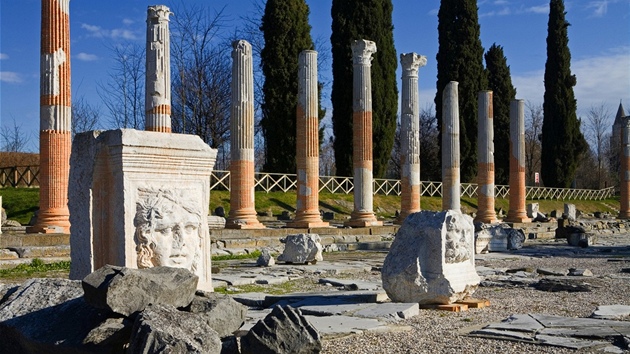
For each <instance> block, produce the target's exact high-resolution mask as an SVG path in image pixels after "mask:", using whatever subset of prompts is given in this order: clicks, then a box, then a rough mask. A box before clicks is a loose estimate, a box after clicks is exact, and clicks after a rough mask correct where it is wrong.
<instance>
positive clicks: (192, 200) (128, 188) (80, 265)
mask: <svg viewBox="0 0 630 354" xmlns="http://www.w3.org/2000/svg"><path fill="white" fill-rule="evenodd" d="M215 161H216V150H215V149H211V148H210V147H209V146H208V145H207V144H206V143H204V142H203V141H202V140H201V139H200V138H199V137H198V136H195V135H184V134H171V133H159V132H149V131H137V130H131V129H119V130H110V131H105V132H101V133H99V132H87V133H82V134H79V135H77V138H75V143H74V144H73V147H72V158H71V163H70V170H71V171H70V181H71V182H70V185H71V186H72V188H70V193H69V196H68V197H69V207H70V211H71V222H72V227H71V232H70V233H71V235H70V245H71V252H70V255H71V259H72V263H71V267H70V278H71V279H82V278H83V277H85V276H86V275H87V274H89V273H91V272H93V271H94V270H96V269H99V268H101V267H102V266H104V265H105V264H111V265H116V266H125V267H129V268H151V267H155V266H170V267H178V268H186V269H189V270H191V271H192V272H193V273H195V274H196V275H197V276H199V285H198V288H199V289H202V290H208V291H212V279H211V270H210V235H209V232H208V207H209V199H210V174H211V172H212V168H213V167H214V163H215Z"/></svg>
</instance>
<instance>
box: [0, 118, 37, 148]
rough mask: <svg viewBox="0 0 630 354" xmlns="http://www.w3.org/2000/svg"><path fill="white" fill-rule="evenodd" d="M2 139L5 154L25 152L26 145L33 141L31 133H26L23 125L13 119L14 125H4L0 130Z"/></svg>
mask: <svg viewBox="0 0 630 354" xmlns="http://www.w3.org/2000/svg"><path fill="white" fill-rule="evenodd" d="M0 138H1V141H2V151H5V152H23V151H24V150H25V149H26V145H27V144H28V143H29V141H30V139H31V135H30V134H29V133H25V132H24V131H23V129H22V125H20V124H18V123H17V122H16V121H15V119H13V125H11V126H9V125H4V126H2V128H1V129H0Z"/></svg>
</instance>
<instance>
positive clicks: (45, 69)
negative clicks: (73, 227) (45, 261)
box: [27, 0, 72, 233]
mask: <svg viewBox="0 0 630 354" xmlns="http://www.w3.org/2000/svg"><path fill="white" fill-rule="evenodd" d="M40 59H41V61H40V111H39V117H40V120H39V129H40V130H39V156H40V167H39V186H40V187H39V188H40V189H39V214H38V216H37V222H36V223H35V225H33V226H32V227H29V228H28V230H27V232H45V233H60V232H62V233H69V232H70V221H69V217H70V212H69V211H68V177H69V173H70V146H71V143H72V133H71V131H72V126H71V119H72V117H71V113H72V108H71V107H72V102H71V98H70V88H71V86H70V0H42V28H41V58H40Z"/></svg>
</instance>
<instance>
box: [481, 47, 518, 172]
mask: <svg viewBox="0 0 630 354" xmlns="http://www.w3.org/2000/svg"><path fill="white" fill-rule="evenodd" d="M485 59H486V72H487V77H488V89H489V90H492V92H493V97H492V101H493V113H494V118H493V120H494V122H493V123H494V179H495V183H496V184H508V183H509V174H510V156H509V155H510V102H511V101H512V100H513V99H514V98H516V89H515V88H514V86H513V85H512V77H511V75H510V67H509V65H507V58H506V57H505V55H504V54H503V47H501V46H500V45H496V44H492V46H491V47H490V49H488V51H487V52H486V55H485Z"/></svg>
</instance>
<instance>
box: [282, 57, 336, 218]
mask: <svg viewBox="0 0 630 354" xmlns="http://www.w3.org/2000/svg"><path fill="white" fill-rule="evenodd" d="M297 98H298V104H297V111H296V127H297V142H296V145H297V151H296V160H297V208H296V212H295V219H294V220H293V222H290V223H288V224H287V226H289V227H296V228H311V227H325V226H328V223H327V222H323V221H322V218H321V217H320V215H319V119H318V104H317V103H318V88H317V52H316V51H314V50H305V51H303V52H301V53H300V55H299V57H298V97H297Z"/></svg>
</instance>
